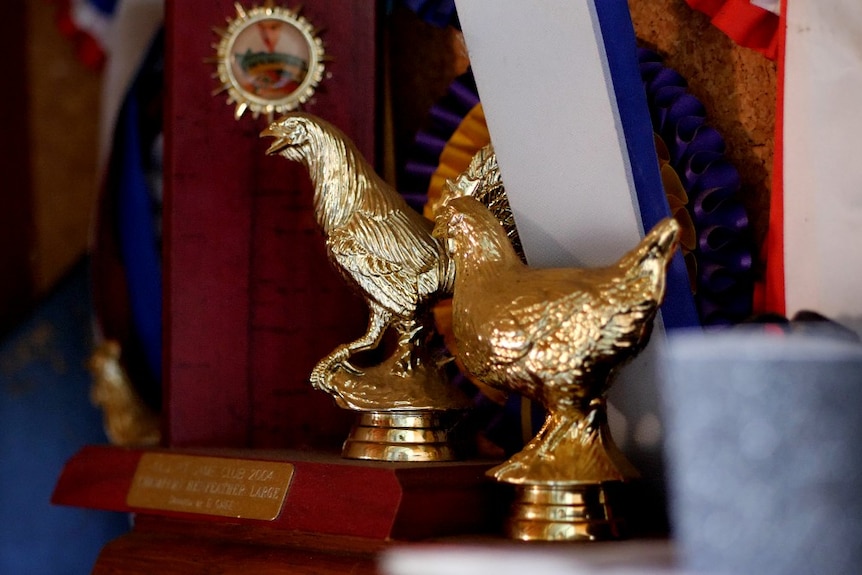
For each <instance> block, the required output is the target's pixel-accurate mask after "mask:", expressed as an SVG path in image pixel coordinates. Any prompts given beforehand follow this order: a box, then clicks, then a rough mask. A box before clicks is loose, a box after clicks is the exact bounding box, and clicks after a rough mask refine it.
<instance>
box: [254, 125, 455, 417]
mask: <svg viewBox="0 0 862 575" xmlns="http://www.w3.org/2000/svg"><path fill="white" fill-rule="evenodd" d="M261 136H266V137H272V138H274V140H273V142H272V144H271V145H270V147H269V149H268V150H267V153H268V154H278V155H280V156H282V157H284V158H286V159H288V160H292V161H295V162H300V163H302V164H303V165H305V167H306V168H307V170H308V174H309V177H310V179H311V182H312V184H313V186H314V216H315V218H316V220H317V224H318V226H319V227H320V229H321V230H322V231H323V235H324V237H325V241H326V247H327V252H328V257H329V260H330V262H331V263H332V264H333V265H334V266H335V268H337V269H338V271H339V272H340V273H341V275H342V276H343V278H344V279H345V280H346V281H347V282H348V283H349V284H350V285H351V286H352V287H353V288H355V290H356V291H357V292H358V293H360V295H362V296H363V297H364V298H365V301H366V302H367V304H368V309H369V319H368V327H367V329H366V332H365V333H364V334H363V335H362V336H361V337H359V338H357V339H356V340H354V341H352V342H349V343H346V344H343V345H340V346H338V347H337V348H336V349H335V350H333V351H332V352H331V353H330V354H328V355H327V356H326V357H324V358H323V359H321V360H320V361H319V362H318V363H317V365H316V366H315V368H314V370H313V371H312V373H311V377H310V379H311V383H312V385H313V386H314V387H315V388H316V389H323V390H325V391H327V392H329V393H330V394H331V395H333V397H334V398H335V399H336V401H337V402H338V403H339V405H341V406H342V407H345V408H349V409H354V410H358V411H376V410H381V409H384V410H392V409H396V410H398V409H401V410H410V409H439V410H446V409H459V408H463V407H465V406H466V405H467V403H466V399H465V398H463V397H462V396H461V394H460V392H458V391H457V390H455V389H454V388H453V386H450V385H448V384H447V382H446V381H445V377H444V376H443V374H442V372H441V371H440V370H439V366H437V365H436V361H437V359H436V358H434V357H432V354H429V351H428V349H427V345H426V343H427V341H426V340H427V338H428V336H429V333H430V330H431V329H432V326H433V322H432V319H431V308H432V306H433V305H434V303H435V302H436V301H437V300H438V299H440V298H441V297H443V296H445V295H447V294H449V293H451V291H452V286H453V284H454V272H455V269H454V267H453V266H452V264H451V261H450V259H449V257H448V256H447V254H446V253H445V250H444V249H443V246H442V245H441V243H440V242H439V241H437V239H436V238H434V237H432V235H431V231H432V228H433V224H432V222H431V221H430V220H428V219H427V218H425V217H423V216H422V215H420V214H419V213H418V212H416V211H415V210H413V209H412V208H411V207H410V206H408V205H407V203H406V202H405V201H404V198H403V197H402V196H401V194H399V193H398V192H397V191H396V190H394V189H393V188H392V187H391V186H389V185H388V184H387V183H386V182H384V181H383V179H382V178H380V177H379V176H378V175H377V174H376V173H375V172H374V170H373V168H372V167H371V166H370V165H369V164H368V163H367V162H366V160H365V159H364V158H363V157H362V155H361V154H360V153H359V151H358V150H357V149H356V147H355V146H354V144H353V143H352V142H351V141H350V140H349V139H348V138H347V137H346V136H345V135H344V134H343V133H342V132H341V131H340V130H339V129H338V128H336V127H335V126H333V125H332V124H330V123H328V122H326V121H324V120H322V119H320V118H317V117H315V116H312V115H310V114H306V113H301V112H295V113H291V114H288V115H286V116H284V117H282V118H280V119H279V120H277V121H275V122H273V123H272V124H271V125H270V126H269V128H268V129H266V130H264V131H263V132H262V133H261ZM389 328H393V329H394V330H395V332H396V333H397V347H396V349H395V351H394V352H393V353H392V355H391V356H390V357H389V358H388V359H386V360H384V362H383V363H381V364H380V365H378V366H372V367H368V368H364V369H362V370H360V369H359V368H357V367H356V366H354V365H353V364H352V363H351V358H353V357H354V356H355V355H356V354H357V353H359V352H362V351H366V350H370V349H374V348H377V347H378V346H379V345H380V343H381V339H382V338H383V335H384V333H385V332H386V330H387V329H389Z"/></svg>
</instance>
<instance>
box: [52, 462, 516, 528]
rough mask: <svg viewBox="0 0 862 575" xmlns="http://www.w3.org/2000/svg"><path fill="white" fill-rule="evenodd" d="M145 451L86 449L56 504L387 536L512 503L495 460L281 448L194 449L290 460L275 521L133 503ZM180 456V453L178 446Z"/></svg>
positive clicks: (489, 523)
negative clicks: (402, 459)
mask: <svg viewBox="0 0 862 575" xmlns="http://www.w3.org/2000/svg"><path fill="white" fill-rule="evenodd" d="M144 453H145V451H143V450H139V449H125V448H117V447H95V446H91V447H85V448H84V449H82V450H81V451H80V452H78V453H77V454H76V455H75V456H74V457H73V458H72V459H70V460H69V461H68V462H67V463H66V466H65V468H64V469H63V473H62V474H61V476H60V480H59V481H58V482H57V486H56V487H55V489H54V494H53V496H52V499H51V500H52V502H53V503H57V504H61V505H73V506H77V507H87V508H91V509H103V510H110V511H124V512H132V511H135V512H138V513H141V514H146V515H156V516H160V517H173V518H186V519H193V520H195V521H198V522H203V523H235V524H242V525H248V526H252V527H255V526H256V527H265V528H268V529H275V530H287V531H301V532H307V533H318V534H328V535H334V536H347V537H360V538H369V539H378V540H385V539H390V538H398V539H420V538H425V537H432V536H437V535H451V534H457V533H478V532H489V531H491V530H494V529H495V528H496V526H497V523H496V522H495V521H496V519H498V518H499V516H500V513H501V510H503V509H505V506H504V505H503V504H502V502H501V501H499V500H497V499H496V498H497V497H498V488H497V487H496V485H495V484H494V483H493V482H492V481H491V480H490V479H487V478H486V477H485V475H484V474H485V471H486V470H487V469H488V468H489V467H491V465H492V463H490V462H463V463H418V464H406V465H405V464H403V463H378V462H359V461H349V460H344V459H340V458H339V457H338V456H323V455H319V454H309V453H299V452H280V451H277V452H276V451H262V450H256V451H225V450H193V451H185V452H183V453H185V454H187V455H206V456H216V457H228V458H232V459H237V460H245V461H250V460H266V461H278V462H289V463H292V464H293V465H294V469H295V470H294V475H293V479H292V481H291V484H290V488H289V489H288V494H287V498H286V499H285V502H284V507H283V509H282V511H281V513H280V514H279V516H278V517H277V518H276V519H275V520H273V521H261V520H257V519H229V520H226V519H225V518H223V517H219V516H215V515H204V514H189V513H180V512H176V511H170V510H153V509H135V508H133V507H130V506H129V505H128V503H127V501H126V498H127V495H128V492H129V489H130V487H131V485H132V480H133V477H134V475H135V471H136V469H137V466H138V462H139V461H140V459H141V456H142V455H143V454H144ZM169 453H172V454H174V455H176V454H178V453H180V452H178V451H176V450H171V451H170V452H169Z"/></svg>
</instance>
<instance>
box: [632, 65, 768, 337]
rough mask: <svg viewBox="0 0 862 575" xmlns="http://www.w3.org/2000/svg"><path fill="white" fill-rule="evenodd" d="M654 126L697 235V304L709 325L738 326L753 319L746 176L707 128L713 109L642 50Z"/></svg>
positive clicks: (695, 252)
mask: <svg viewBox="0 0 862 575" xmlns="http://www.w3.org/2000/svg"><path fill="white" fill-rule="evenodd" d="M638 59H639V62H640V69H641V77H642V79H643V82H644V87H645V89H646V92H647V100H648V103H649V107H650V115H651V118H652V122H653V129H654V130H655V131H656V133H657V134H658V135H659V137H660V138H661V139H662V140H663V141H664V143H665V145H666V146H667V149H668V153H669V156H670V164H671V166H672V167H673V169H674V170H675V171H676V173H677V174H678V175H679V178H680V181H681V182H682V184H683V186H684V188H685V190H686V193H687V194H688V196H689V203H688V204H687V205H686V210H687V211H688V212H689V214H690V215H691V218H692V221H693V222H694V226H695V232H696V235H697V244H696V247H695V250H694V255H695V261H696V262H697V272H696V294H695V301H696V303H697V307H698V313H699V314H700V319H701V322H702V323H703V324H704V325H722V324H734V323H739V322H741V321H743V320H744V319H745V318H747V317H748V316H749V315H750V314H751V306H752V298H753V293H754V276H753V271H752V270H753V263H754V256H753V254H754V246H753V241H752V237H751V233H750V227H749V219H748V215H747V214H746V212H745V209H744V207H743V206H742V205H741V203H740V202H739V197H738V194H739V189H740V186H741V180H740V177H739V172H738V171H737V170H736V168H735V167H734V166H733V164H731V163H730V162H729V161H728V160H727V159H726V157H725V155H724V152H725V143H724V139H723V138H722V137H721V135H720V134H719V133H718V131H716V130H715V129H714V128H712V127H711V126H709V125H707V124H706V109H705V108H704V106H703V104H702V103H701V102H700V101H699V100H698V99H697V98H695V97H694V96H693V95H691V94H690V93H689V92H688V86H687V83H686V81H685V79H684V78H683V77H682V76H681V75H680V74H679V73H677V72H676V71H674V70H672V69H670V68H667V67H665V66H664V65H663V63H662V61H661V57H660V56H659V55H658V54H656V53H655V52H652V51H650V50H646V49H640V50H639V51H638Z"/></svg>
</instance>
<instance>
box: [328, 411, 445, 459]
mask: <svg viewBox="0 0 862 575" xmlns="http://www.w3.org/2000/svg"><path fill="white" fill-rule="evenodd" d="M450 417H451V413H450V412H443V411H419V410H417V411H367V412H362V413H360V414H359V417H358V419H357V422H356V424H355V425H354V426H353V428H352V429H351V430H350V435H349V436H348V437H347V440H346V441H345V442H344V447H343V448H342V451H341V456H342V457H345V458H347V459H367V460H373V461H414V462H416V461H426V462H427V461H455V460H456V459H458V458H457V456H456V450H455V448H454V446H453V444H452V441H451V440H450V436H449V428H450V426H451V422H450Z"/></svg>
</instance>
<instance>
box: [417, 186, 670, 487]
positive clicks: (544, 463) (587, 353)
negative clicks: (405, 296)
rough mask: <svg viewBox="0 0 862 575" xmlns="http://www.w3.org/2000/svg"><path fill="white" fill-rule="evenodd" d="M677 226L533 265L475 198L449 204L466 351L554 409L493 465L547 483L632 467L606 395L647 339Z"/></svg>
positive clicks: (499, 471) (457, 323)
mask: <svg viewBox="0 0 862 575" xmlns="http://www.w3.org/2000/svg"><path fill="white" fill-rule="evenodd" d="M678 233H679V226H678V224H677V223H676V222H675V221H674V220H672V219H670V218H668V219H665V220H663V221H661V222H659V223H658V224H657V225H656V226H655V228H654V229H653V230H652V231H651V232H650V233H649V234H648V235H647V236H646V237H645V238H644V239H643V240H642V241H641V243H640V244H639V245H638V246H637V247H636V248H635V249H633V250H632V251H630V252H629V253H627V254H626V255H624V256H623V257H622V258H621V259H620V260H619V261H618V262H617V263H616V264H615V265H611V266H608V267H603V268H594V269H575V268H558V269H537V268H531V267H529V266H527V265H525V264H524V263H523V262H522V261H521V260H520V259H519V257H518V255H517V254H516V253H515V251H514V250H513V248H512V246H511V244H510V242H509V239H508V238H507V236H506V232H505V231H504V229H503V227H502V226H501V225H500V223H499V222H498V220H497V218H496V217H494V215H493V214H492V213H491V212H489V211H488V209H487V208H486V207H485V206H484V205H482V204H481V203H480V202H478V201H476V200H475V199H474V198H472V197H469V196H468V197H459V198H452V199H449V200H448V201H447V203H446V205H445V206H444V207H442V208H441V210H440V211H439V212H438V215H437V221H436V227H435V230H434V234H435V235H436V236H438V237H439V238H441V239H442V240H443V241H445V242H446V246H447V249H448V251H449V252H450V255H451V257H452V258H453V259H454V261H455V267H456V270H457V272H456V276H455V278H456V279H455V290H454V301H453V307H454V310H453V324H454V325H453V330H454V335H455V340H456V342H457V348H458V358H459V360H460V361H461V362H462V364H463V365H464V366H465V367H466V368H467V370H468V371H469V372H470V373H471V374H472V375H473V376H475V377H476V378H477V379H479V380H480V381H482V382H484V383H485V384H487V385H490V386H491V387H495V388H498V389H502V390H506V391H513V392H517V393H520V394H523V395H524V396H526V397H528V398H529V399H531V400H533V401H538V402H540V403H541V404H542V405H543V406H544V407H545V409H546V410H547V413H548V415H547V419H546V421H545V423H544V426H543V427H542V429H541V430H540V431H539V433H538V434H537V435H536V437H535V438H533V439H532V441H530V442H529V443H528V444H527V445H526V447H525V448H524V449H523V450H522V451H521V452H520V453H518V454H516V455H514V456H513V457H512V458H510V459H509V460H508V461H506V462H504V463H503V464H501V465H499V466H497V467H495V468H494V469H492V470H491V471H489V475H492V476H493V477H495V478H496V479H497V480H498V481H503V482H508V483H514V484H521V485H524V484H529V485H549V486H561V485H562V486H565V485H573V484H587V483H591V484H597V483H602V482H608V481H623V480H626V479H632V478H634V477H636V474H637V472H636V471H635V470H634V468H633V467H632V466H631V465H630V464H629V463H628V462H627V460H626V459H625V458H624V456H623V455H622V454H621V453H620V452H619V450H618V449H617V448H616V447H615V446H614V445H613V442H612V441H611V438H610V433H609V431H608V428H607V422H606V411H605V393H606V392H607V390H608V388H609V385H610V376H611V375H612V372H613V371H614V369H615V368H616V367H618V366H619V365H620V364H621V363H622V362H624V361H625V360H626V359H629V358H631V357H633V356H634V355H635V354H637V353H638V351H639V350H641V349H642V348H643V347H644V346H645V345H646V343H647V340H648V338H649V335H650V332H651V328H652V322H653V318H654V317H655V315H656V311H657V309H658V306H659V304H660V302H661V301H662V298H663V296H664V291H665V272H666V268H667V265H668V263H669V261H670V259H671V257H672V255H673V252H674V250H675V248H676V244H677V237H678Z"/></svg>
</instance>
